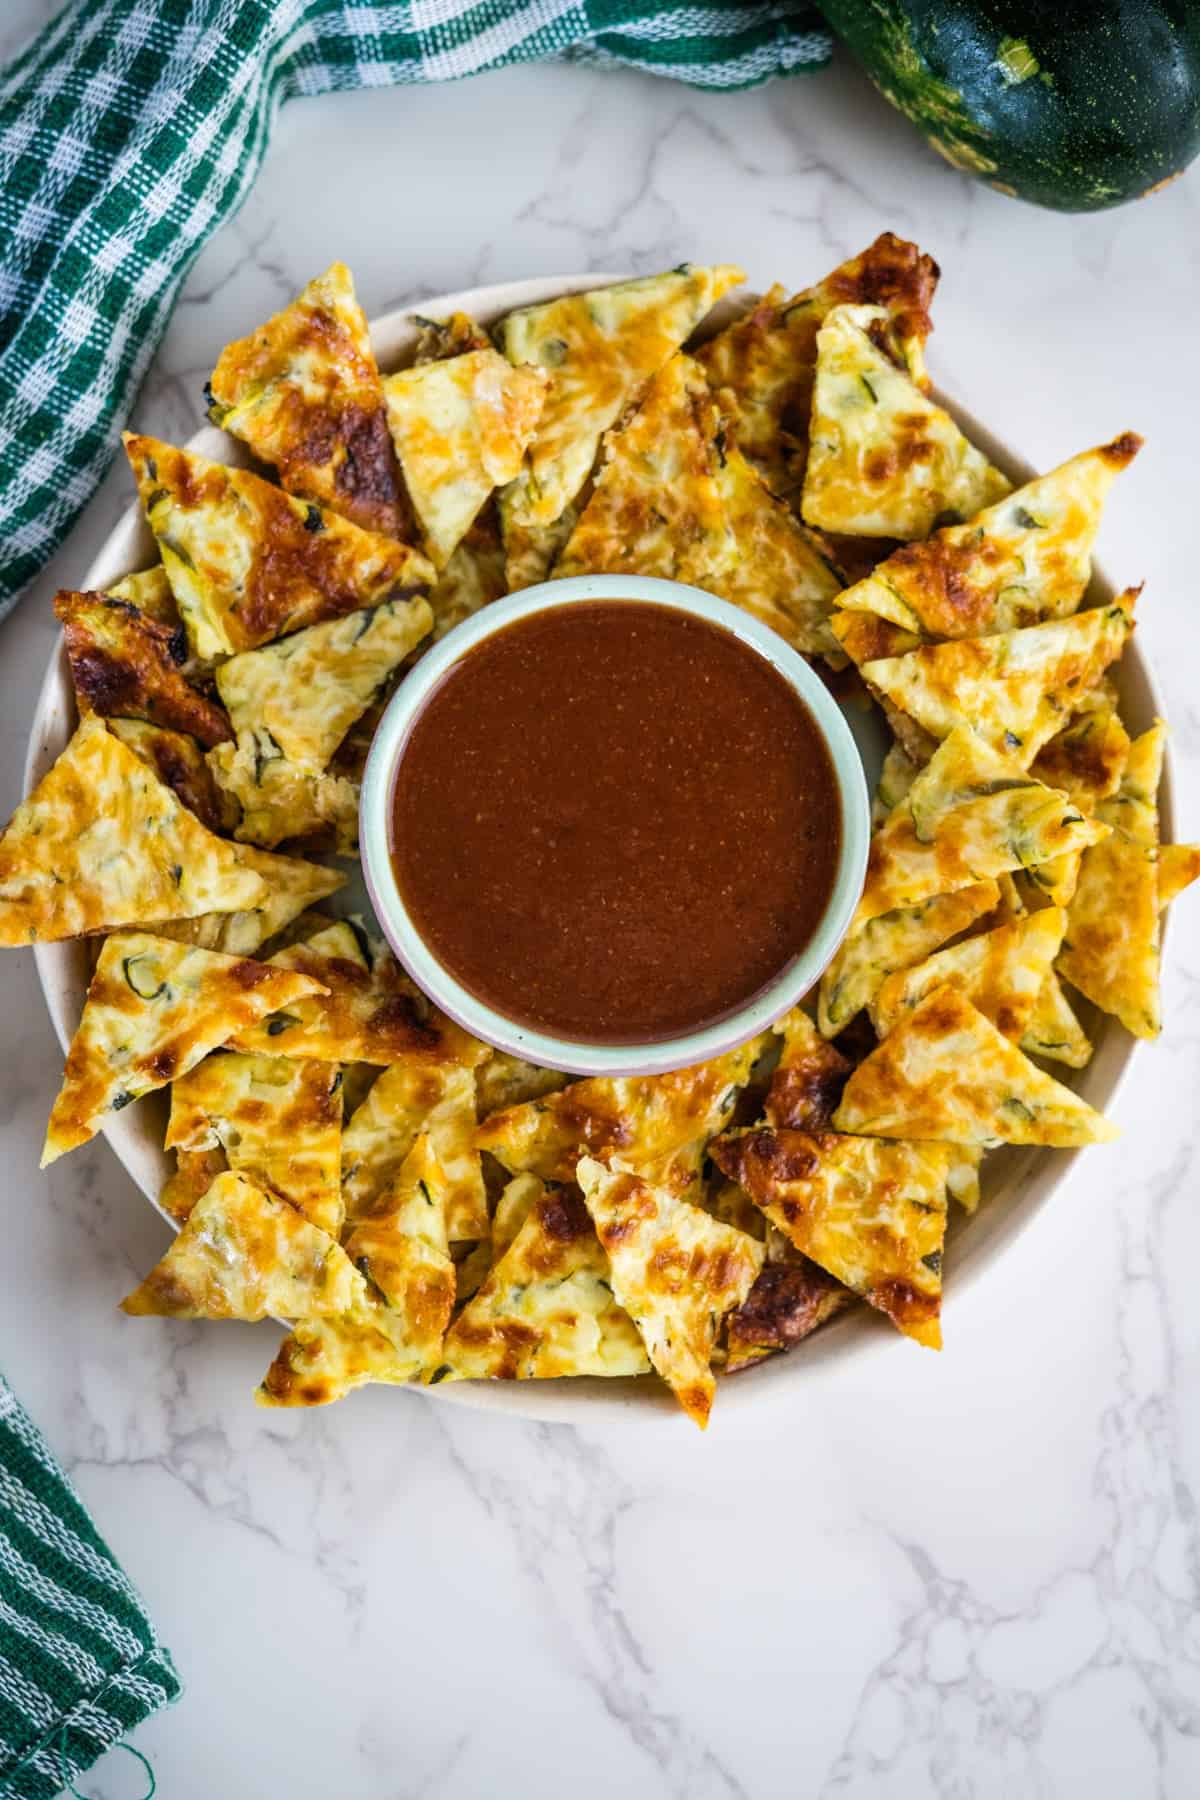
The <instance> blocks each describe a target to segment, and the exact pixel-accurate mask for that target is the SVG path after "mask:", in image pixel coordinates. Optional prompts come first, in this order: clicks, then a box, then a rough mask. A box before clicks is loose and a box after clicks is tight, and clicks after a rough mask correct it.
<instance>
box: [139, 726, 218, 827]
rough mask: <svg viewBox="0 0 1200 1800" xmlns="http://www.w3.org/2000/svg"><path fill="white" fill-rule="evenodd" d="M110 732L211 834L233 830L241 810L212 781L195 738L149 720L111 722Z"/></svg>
mask: <svg viewBox="0 0 1200 1800" xmlns="http://www.w3.org/2000/svg"><path fill="white" fill-rule="evenodd" d="M108 729H109V730H110V731H111V732H112V734H113V736H114V737H117V738H120V740H121V742H122V743H123V744H125V745H127V746H128V748H129V749H130V750H132V751H133V753H134V755H135V756H140V757H141V759H142V761H143V762H144V763H146V764H147V766H148V767H149V768H151V769H153V770H154V773H155V774H156V775H157V776H158V779H159V780H160V781H161V782H162V783H163V785H164V787H169V788H170V790H171V792H172V793H173V794H174V795H175V796H176V798H177V799H178V800H181V801H182V802H183V804H184V806H186V807H187V809H188V811H189V812H190V813H193V814H194V815H195V817H196V818H197V819H199V821H200V823H201V824H202V825H203V826H205V827H206V828H207V829H208V830H209V831H215V832H223V831H231V830H232V829H233V827H234V825H236V823H237V821H238V817H239V814H238V809H237V807H236V806H235V805H234V804H233V802H232V801H231V800H230V799H229V797H228V795H225V794H223V793H222V792H221V790H220V789H219V788H218V786H217V784H216V782H215V781H214V780H213V777H212V770H211V769H210V768H209V766H208V764H207V762H206V761H205V760H204V751H203V750H202V749H201V748H200V745H199V744H198V743H197V742H196V740H195V738H194V737H185V736H184V734H183V732H182V731H168V730H167V729H166V727H165V726H162V725H151V724H150V723H149V721H148V720H146V719H109V720H108Z"/></svg>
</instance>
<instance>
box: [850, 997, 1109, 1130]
mask: <svg viewBox="0 0 1200 1800" xmlns="http://www.w3.org/2000/svg"><path fill="white" fill-rule="evenodd" d="M833 1122H834V1126H835V1128H836V1129H837V1130H838V1131H846V1132H857V1133H859V1134H862V1135H865V1136H870V1137H886V1138H916V1139H928V1140H929V1141H931V1142H942V1141H944V1142H947V1143H952V1144H980V1145H982V1146H984V1147H985V1148H987V1147H990V1146H993V1145H996V1144H1055V1145H1058V1146H1059V1147H1060V1148H1070V1147H1072V1146H1077V1145H1081V1144H1102V1143H1107V1142H1109V1141H1110V1140H1111V1139H1113V1138H1115V1137H1116V1136H1117V1129H1116V1127H1115V1126H1114V1125H1110V1124H1109V1122H1108V1120H1107V1119H1105V1118H1103V1117H1102V1116H1101V1115H1100V1114H1099V1113H1098V1112H1096V1111H1094V1110H1093V1108H1092V1107H1090V1106H1089V1105H1088V1104H1087V1102H1086V1101H1084V1100H1081V1099H1080V1098H1079V1096H1078V1095H1077V1094H1073V1093H1072V1092H1071V1090H1070V1088H1066V1087H1063V1086H1062V1085H1061V1083H1059V1082H1057V1081H1055V1080H1053V1079H1052V1077H1051V1076H1049V1075H1047V1074H1045V1073H1044V1072H1043V1071H1042V1070H1041V1069H1039V1068H1037V1067H1036V1066H1035V1064H1033V1063H1031V1062H1030V1061H1029V1058H1028V1057H1027V1056H1024V1055H1023V1054H1022V1053H1021V1051H1020V1050H1018V1049H1017V1047H1016V1045H1015V1044H1010V1043H1009V1041H1008V1039H1007V1038H1006V1037H1004V1036H1003V1034H1002V1033H1001V1032H999V1031H997V1029H996V1027H995V1026H994V1025H993V1024H992V1022H991V1020H990V1019H985V1018H984V1016H983V1014H982V1013H981V1012H980V1011H979V1010H978V1008H977V1007H974V1006H972V1005H971V1002H970V1001H969V1000H968V999H966V998H965V996H964V995H962V994H960V993H957V992H956V991H955V990H954V989H953V988H949V987H942V988H937V989H935V991H934V992H933V993H932V994H930V995H929V997H928V999H926V1000H924V1001H922V1003H921V1004H920V1005H919V1006H918V1007H916V1008H915V1010H914V1011H912V1012H910V1013H909V1014H908V1015H907V1017H906V1018H904V1019H903V1020H902V1021H901V1022H900V1023H899V1024H898V1025H897V1026H896V1027H895V1029H894V1030H893V1031H892V1032H891V1033H889V1035H888V1036H887V1037H886V1038H885V1039H884V1040H883V1042H882V1044H880V1046H879V1048H878V1049H877V1050H873V1051H872V1052H871V1054H870V1056H868V1057H867V1059H866V1061H865V1062H861V1063H860V1064H859V1065H858V1067H857V1069H855V1071H854V1073H853V1075H851V1077H850V1079H849V1081H848V1082H847V1083H846V1088H845V1091H844V1093H843V1095H842V1103H841V1105H840V1106H839V1107H838V1110H837V1112H836V1114H835V1115H834V1121H833Z"/></svg>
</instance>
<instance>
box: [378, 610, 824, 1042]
mask: <svg viewBox="0 0 1200 1800" xmlns="http://www.w3.org/2000/svg"><path fill="white" fill-rule="evenodd" d="M840 842H841V806H840V801H839V797H838V791H837V784H836V781H835V777H834V772H833V766H832V763H831V761H830V757H829V752H828V751H827V749H826V747H825V743H824V740H823V738H822V737H821V734H820V732H819V730H818V728H817V725H816V723H815V721H814V720H813V718H812V715H811V714H810V713H809V711H808V709H807V707H806V706H805V705H804V704H803V702H802V701H801V700H800V699H799V698H798V697H797V695H796V694H795V693H794V692H793V690H792V689H791V688H790V687H789V685H788V684H787V682H786V681H785V680H784V678H783V677H782V676H781V675H779V674H778V673H777V672H776V670H775V669H773V668H772V667H771V665H770V663H768V662H767V661H766V659H765V658H764V657H762V656H760V655H759V654H758V653H757V652H756V651H754V650H752V649H750V648H749V647H748V646H747V645H745V644H743V643H742V642H741V641H740V640H739V639H738V638H736V637H734V636H733V635H732V634H731V633H730V632H727V631H724V630H722V629H720V628H719V627H717V626H713V625H710V624H708V623H707V622H706V621H704V620H700V619H696V618H693V617H691V616H689V615H688V614H686V613H682V612H677V611H676V610H674V609H673V608H671V607H665V606H655V605H647V604H643V603H642V602H640V601H622V600H617V601H597V602H586V603H572V604H569V605H564V606H562V607H558V608H555V609H554V610H552V611H549V612H544V613H538V614H534V615H533V616H532V617H530V618H527V619H523V620H518V621H517V622H516V623H515V624H513V625H509V626H507V627H506V628H505V629H504V630H503V631H499V632H497V633H496V634H495V636H493V637H490V638H487V639H485V640H484V641H483V642H482V643H480V644H478V645H476V647H475V648H474V649H473V650H470V651H468V653H467V654H466V655H465V656H464V657H463V658H462V660H461V662H459V663H457V664H455V665H454V667H453V668H452V669H451V670H450V671H449V672H448V674H447V675H446V677H445V679H444V680H443V681H442V683H441V685H440V686H439V687H437V688H435V689H434V691H433V693H432V694H431V695H430V698H429V699H428V701H427V702H426V704H425V706H424V708H423V709H422V711H421V712H420V713H419V714H418V716H417V719H416V722H415V724H414V726H413V729H412V732H411V734H410V736H409V738H408V741H407V743H406V745H405V748H404V751H403V753H402V757H401V761H400V765H399V769H398V772H397V777H396V784H395V792H394V795H393V801H392V843H391V850H392V861H393V865H394V867H395V871H396V878H397V881H398V883H399V887H400V892H401V895H402V896H403V899H404V904H405V906H406V907H407V909H408V912H409V915H410V917H411V919H412V921H413V923H414V925H415V926H416V928H417V930H418V931H419V932H420V934H421V936H422V937H423V938H424V940H425V943H426V944H427V946H428V948H429V949H430V950H431V951H432V952H433V954H434V955H435V956H436V957H437V959H438V961H439V962H440V963H441V964H442V965H443V967H444V968H446V969H447V970H448V971H449V972H450V973H451V974H452V975H453V976H455V977H456V978H457V980H458V981H459V982H461V983H462V985H463V986H464V987H465V988H467V989H469V990H470V992H471V993H473V994H475V995H476V996H477V997H478V998H479V999H481V1000H483V1001H485V1002H486V1003H487V1005H489V1006H491V1007H494V1008H495V1010H496V1011H497V1012H500V1013H503V1014H504V1015H505V1017H506V1018H509V1019H512V1020H514V1021H516V1022H517V1023H519V1024H522V1025H525V1026H529V1027H533V1028H535V1029H538V1030H541V1031H545V1032H549V1033H551V1034H553V1035H555V1036H560V1037H568V1038H573V1039H576V1040H578V1041H580V1042H584V1043H596V1044H604V1043H652V1042H654V1041H656V1040H661V1039H663V1038H668V1037H674V1036H677V1035H679V1034H680V1033H683V1032H687V1031H694V1030H698V1029H700V1028H701V1027H703V1026H705V1025H708V1024H711V1023H713V1022H714V1021H716V1020H719V1019H720V1018H722V1017H723V1016H725V1015H726V1014H729V1013H731V1012H734V1011H736V1010H737V1009H738V1008H739V1007H740V1006H742V1005H743V1004H744V1003H745V1002H746V1001H747V1000H749V999H750V998H752V996H753V995H754V994H756V993H757V992H758V991H759V990H760V989H762V988H763V987H764V986H766V984H767V983H768V982H769V981H771V980H772V978H773V977H775V976H777V975H779V974H780V973H781V972H782V971H783V969H784V968H785V967H786V966H787V964H788V963H789V962H791V961H792V960H793V958H795V957H796V956H797V955H799V953H800V952H801V951H802V950H803V949H804V948H805V946H806V945H807V944H808V942H809V941H810V939H811V938H812V936H813V933H814V932H815V930H816V928H817V925H818V923H819V921H820V918H821V915H822V913H823V912H824V910H825V907H826V905H827V903H828V901H829V898H830V894H831V892H832V889H833V883H834V879H835V875H836V868H837V860H838V853H839V848H840Z"/></svg>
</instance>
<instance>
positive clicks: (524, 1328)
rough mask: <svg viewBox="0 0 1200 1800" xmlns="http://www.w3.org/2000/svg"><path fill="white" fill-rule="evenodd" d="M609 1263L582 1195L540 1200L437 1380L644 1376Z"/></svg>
mask: <svg viewBox="0 0 1200 1800" xmlns="http://www.w3.org/2000/svg"><path fill="white" fill-rule="evenodd" d="M648 1367H649V1363H648V1361H647V1358H646V1353H645V1351H644V1349H643V1348H642V1342H641V1339H640V1338H639V1336H638V1333H637V1330H636V1329H635V1327H634V1325H633V1322H632V1320H631V1319H630V1318H629V1316H628V1314H627V1313H626V1312H624V1311H623V1309H622V1308H621V1306H620V1304H619V1302H618V1301H617V1300H616V1299H615V1298H614V1295H613V1288H612V1282H611V1277H610V1272H609V1266H608V1257H607V1256H606V1255H605V1253H604V1251H603V1250H602V1249H601V1247H600V1243H599V1241H598V1239H597V1237H596V1232H595V1228H594V1226H593V1225H592V1221H591V1219H590V1217H589V1216H588V1210H587V1208H586V1206H585V1205H584V1203H583V1201H582V1200H581V1199H580V1197H579V1194H578V1192H577V1191H576V1190H575V1189H574V1188H555V1189H553V1190H552V1191H551V1192H549V1193H544V1194H542V1195H540V1196H537V1197H533V1198H532V1199H531V1204H530V1206H529V1209H528V1211H527V1212H526V1215H525V1217H524V1219H523V1220H522V1222H521V1224H520V1225H519V1227H518V1229H517V1231H516V1233H515V1235H514V1237H513V1239H512V1241H511V1243H510V1244H509V1245H508V1248H507V1249H506V1250H505V1251H504V1253H503V1255H502V1256H500V1257H499V1258H498V1260H497V1261H496V1263H495V1264H494V1266H493V1267H492V1269H491V1272H490V1273H489V1274H488V1276H487V1279H486V1280H485V1281H484V1283H483V1285H482V1286H481V1287H480V1289H479V1291H478V1292H477V1293H476V1294H475V1296H474V1298H473V1299H471V1300H470V1301H468V1303H467V1305H466V1307H465V1308H464V1309H463V1311H462V1312H461V1313H460V1314H459V1315H458V1318H457V1319H456V1320H455V1321H454V1324H453V1325H452V1326H451V1327H450V1330H449V1332H448V1333H447V1334H446V1342H445V1347H444V1351H443V1360H442V1362H441V1364H440V1365H439V1367H438V1368H437V1369H435V1370H434V1371H433V1373H432V1375H431V1376H430V1377H429V1379H430V1380H431V1381H435V1382H436V1381H445V1380H447V1379H450V1380H456V1381H472V1380H481V1379H489V1380H498V1381H545V1380H552V1379H554V1378H555V1377H558V1376H563V1375H604V1376H619V1375H641V1374H643V1373H645V1371H646V1370H647V1369H648Z"/></svg>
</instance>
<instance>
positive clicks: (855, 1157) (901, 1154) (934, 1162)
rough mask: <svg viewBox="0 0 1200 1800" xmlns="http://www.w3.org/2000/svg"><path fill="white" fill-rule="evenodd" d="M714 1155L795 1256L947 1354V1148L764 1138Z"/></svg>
mask: <svg viewBox="0 0 1200 1800" xmlns="http://www.w3.org/2000/svg"><path fill="white" fill-rule="evenodd" d="M712 1154H713V1160H714V1161H715V1162H716V1163H717V1165H718V1167H720V1168H722V1169H724V1170H725V1172H726V1174H728V1175H731V1176H732V1177H733V1178H734V1179H735V1180H736V1181H738V1182H740V1183H741V1185H742V1186H743V1187H744V1188H745V1189H746V1191H747V1193H748V1194H749V1195H750V1196H751V1198H752V1199H753V1200H755V1201H756V1202H757V1204H758V1205H759V1206H760V1207H761V1208H762V1210H763V1211H764V1212H765V1213H766V1215H767V1217H768V1218H769V1219H770V1221H771V1223H772V1224H773V1225H775V1226H777V1227H778V1229H779V1230H780V1231H782V1232H783V1234H784V1236H785V1237H786V1238H787V1239H788V1240H789V1242H790V1243H791V1244H792V1245H793V1247H794V1248H795V1249H797V1250H799V1251H801V1252H802V1253H803V1254H804V1255H805V1256H807V1257H810V1258H811V1259H812V1260H813V1261H814V1262H815V1263H818V1264H819V1265H820V1266H821V1268H823V1269H825V1270H827V1271H828V1273H829V1274H830V1275H832V1276H834V1277H835V1279H836V1280H837V1281H840V1282H842V1283H843V1284H844V1286H846V1287H848V1288H850V1289H851V1290H852V1291H853V1292H854V1293H856V1294H859V1295H861V1296H862V1298H863V1299H864V1300H867V1301H869V1302H870V1304H871V1305H872V1306H876V1307H878V1308H879V1310H880V1311H881V1312H883V1313H886V1314H887V1316H888V1318H890V1319H891V1321H892V1323H893V1324H894V1325H896V1326H897V1327H898V1328H899V1329H900V1330H901V1331H902V1332H904V1333H905V1335H906V1336H907V1337H912V1338H915V1339H916V1340H917V1342H918V1343H920V1344H926V1345H928V1346H929V1347H930V1348H931V1349H934V1350H937V1349H940V1348H941V1342H942V1333H941V1325H940V1323H939V1314H940V1311H941V1294H942V1245H943V1241H944V1238H945V1234H946V1209H947V1198H946V1194H947V1177H948V1174H949V1169H950V1163H951V1160H952V1153H951V1152H950V1151H949V1150H948V1149H947V1148H946V1146H945V1145H943V1144H915V1143H881V1142H878V1141H876V1140H874V1139H871V1138H863V1137H842V1136H839V1135H837V1134H836V1133H834V1132H818V1133H809V1132H801V1131H771V1130H762V1129H757V1130H751V1131H747V1132H732V1133H730V1134H729V1135H728V1136H727V1137H722V1138H718V1139H717V1141H716V1143H715V1144H714V1145H713V1148H712Z"/></svg>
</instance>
